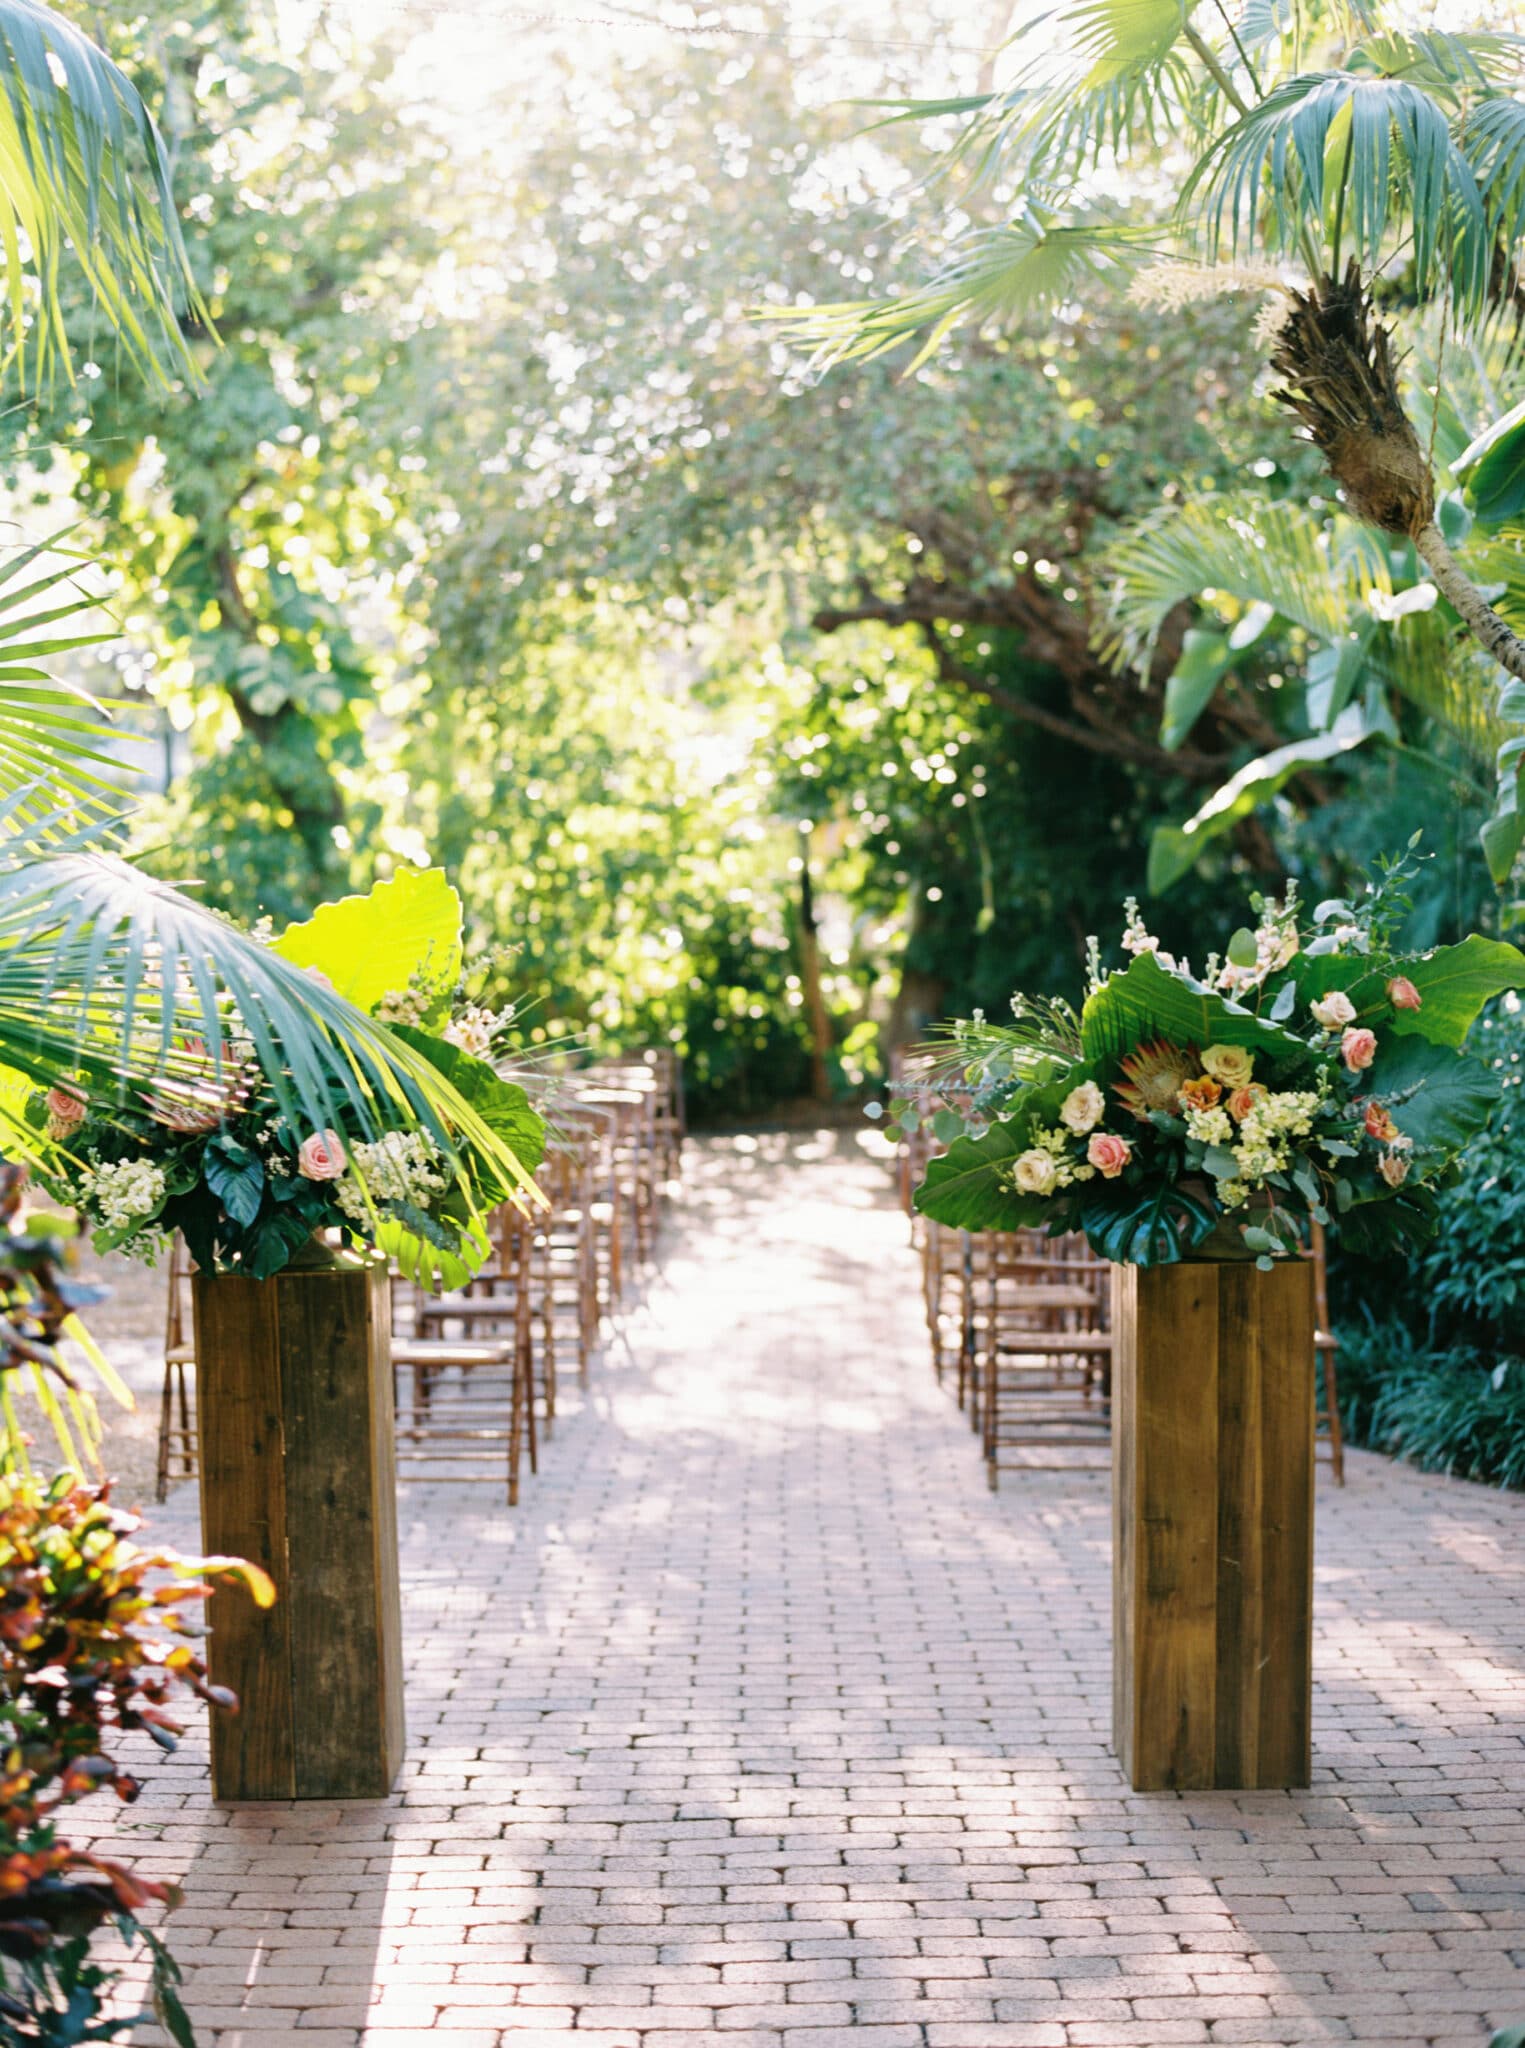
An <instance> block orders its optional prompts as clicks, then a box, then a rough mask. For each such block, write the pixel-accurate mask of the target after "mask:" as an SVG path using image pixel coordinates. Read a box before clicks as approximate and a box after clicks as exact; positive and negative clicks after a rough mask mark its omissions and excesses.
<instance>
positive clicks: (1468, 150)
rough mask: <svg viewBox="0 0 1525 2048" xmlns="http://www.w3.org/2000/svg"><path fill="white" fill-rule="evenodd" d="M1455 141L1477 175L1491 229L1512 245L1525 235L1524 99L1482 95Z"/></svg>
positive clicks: (1498, 239) (1500, 240) (1505, 246)
mask: <svg viewBox="0 0 1525 2048" xmlns="http://www.w3.org/2000/svg"><path fill="white" fill-rule="evenodd" d="M1458 146H1459V148H1460V150H1461V153H1462V155H1463V156H1464V157H1465V158H1466V160H1467V163H1468V164H1469V165H1470V167H1471V170H1472V174H1473V176H1474V177H1475V178H1476V180H1477V186H1478V191H1479V192H1480V194H1481V195H1482V203H1483V210H1484V213H1485V215H1486V218H1487V225H1488V231H1489V233H1490V235H1491V236H1492V237H1493V238H1494V239H1495V241H1496V242H1497V243H1499V244H1500V245H1501V246H1502V247H1503V249H1504V250H1505V251H1506V252H1507V251H1512V250H1513V249H1515V248H1516V247H1517V246H1518V244H1519V242H1520V240H1521V238H1522V236H1525V101H1521V100H1517V99H1510V98H1506V97H1504V96H1502V95H1500V96H1498V97H1495V98H1491V99H1485V100H1483V101H1481V102H1480V103H1479V104H1478V105H1477V106H1475V107H1473V108H1472V110H1471V111H1470V112H1469V113H1468V115H1467V118H1466V120H1465V121H1464V122H1463V123H1462V127H1461V133H1460V135H1459V137H1458Z"/></svg>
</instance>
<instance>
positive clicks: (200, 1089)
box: [143, 1038, 249, 1137]
mask: <svg viewBox="0 0 1525 2048" xmlns="http://www.w3.org/2000/svg"><path fill="white" fill-rule="evenodd" d="M176 1050H177V1052H178V1053H179V1054H180V1055H181V1059H180V1060H179V1061H178V1062H177V1068H178V1071H176V1072H175V1073H174V1074H172V1075H166V1076H165V1077H164V1078H163V1079H162V1080H161V1081H160V1083H159V1086H158V1087H157V1088H156V1089H155V1091H154V1092H153V1094H151V1095H148V1094H145V1095H144V1097H143V1107H144V1108H145V1109H146V1110H147V1111H148V1114H149V1115H150V1116H151V1117H152V1118H153V1120H154V1122H155V1123H156V1124H163V1126H164V1128H165V1129H166V1130H167V1131H178V1132H179V1133H180V1134H181V1136H182V1137H194V1136H196V1135H197V1134H199V1133H200V1132H203V1131H215V1130H216V1129H217V1126H218V1125H219V1124H221V1123H226V1121H227V1119H228V1118H229V1117H230V1116H232V1115H234V1114H235V1113H236V1112H237V1111H238V1110H240V1109H242V1107H243V1105H244V1103H245V1101H246V1100H247V1099H248V1094H249V1083H248V1077H247V1076H246V1075H245V1074H244V1072H243V1071H242V1068H241V1067H240V1066H238V1065H235V1064H234V1062H233V1060H232V1059H231V1058H230V1057H229V1054H230V1052H231V1050H232V1049H231V1048H228V1049H226V1050H225V1051H224V1054H223V1059H222V1065H221V1070H220V1071H219V1068H218V1064H217V1062H216V1061H215V1060H214V1059H213V1058H212V1056H211V1054H210V1052H208V1050H207V1044H206V1040H205V1039H204V1038H183V1039H181V1040H180V1042H179V1045H178V1046H177V1048H176Z"/></svg>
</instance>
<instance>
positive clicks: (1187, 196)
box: [1178, 69, 1492, 319]
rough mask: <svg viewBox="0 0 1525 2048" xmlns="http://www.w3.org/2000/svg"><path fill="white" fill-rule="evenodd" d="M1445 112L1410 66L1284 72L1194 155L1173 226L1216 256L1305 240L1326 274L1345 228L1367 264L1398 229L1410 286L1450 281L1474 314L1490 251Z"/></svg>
mask: <svg viewBox="0 0 1525 2048" xmlns="http://www.w3.org/2000/svg"><path fill="white" fill-rule="evenodd" d="M1451 112H1452V110H1451V109H1449V108H1448V107H1447V106H1446V105H1445V104H1444V103H1443V100H1442V99H1441V98H1440V97H1438V96H1437V93H1436V90H1435V88H1434V87H1433V86H1431V87H1429V88H1426V87H1425V86H1423V85H1420V84H1417V83H1415V82H1414V80H1413V79H1411V78H1408V77H1398V78H1388V77H1382V76H1370V75H1367V74H1365V73H1363V72H1361V71H1357V70H1351V69H1343V70H1339V71H1318V72H1307V73H1304V74H1302V75H1300V76H1298V77H1295V78H1289V79H1286V80H1284V81H1283V82H1282V83H1281V84H1280V85H1277V86H1275V87H1273V89H1272V90H1271V91H1270V92H1268V93H1267V94H1266V96H1265V98H1264V99H1263V100H1261V101H1260V102H1259V104H1258V105H1256V106H1253V107H1250V108H1249V109H1248V110H1247V111H1246V112H1245V114H1244V115H1243V116H1242V117H1241V118H1240V119H1239V120H1238V121H1236V122H1235V123H1234V125H1233V126H1232V127H1231V128H1229V129H1228V130H1227V131H1226V132H1225V133H1224V134H1223V135H1222V136H1220V137H1219V138H1218V140H1217V141H1216V142H1215V143H1214V144H1213V145H1212V146H1211V148H1209V149H1208V150H1207V151H1206V152H1205V153H1204V155H1203V156H1202V157H1201V158H1200V159H1199V160H1198V162H1197V163H1196V165H1195V166H1194V167H1193V169H1192V172H1191V175H1190V177H1189V178H1188V179H1187V181H1186V183H1185V185H1184V186H1183V188H1182V192H1181V198H1180V204H1179V208H1178V219H1179V222H1180V225H1181V227H1182V229H1183V231H1185V232H1188V233H1192V234H1195V235H1197V236H1199V237H1200V238H1201V240H1202V241H1203V242H1204V243H1205V246H1206V249H1207V252H1208V254H1209V256H1210V257H1211V258H1213V259H1214V260H1217V259H1218V258H1219V257H1220V256H1222V255H1223V254H1225V253H1227V254H1229V255H1230V256H1237V255H1239V254H1241V253H1247V252H1248V251H1250V250H1251V249H1253V248H1254V247H1256V246H1257V245H1258V246H1260V247H1262V248H1267V249H1271V250H1275V251H1278V252H1285V251H1288V250H1295V251H1299V252H1301V253H1302V254H1303V255H1304V256H1305V257H1306V258H1307V260H1308V263H1309V267H1310V269H1311V270H1313V271H1315V272H1317V271H1325V272H1328V273H1329V274H1330V275H1338V274H1339V270H1340V260H1341V250H1342V245H1343V244H1344V242H1345V239H1346V237H1348V240H1349V245H1350V247H1351V248H1352V249H1353V251H1354V253H1355V255H1356V256H1357V257H1358V258H1359V259H1360V261H1361V263H1362V265H1363V266H1364V267H1365V268H1366V269H1368V270H1375V269H1377V268H1378V267H1379V266H1380V265H1381V264H1382V263H1383V262H1384V261H1385V260H1386V258H1387V257H1388V256H1389V254H1390V253H1391V250H1392V240H1391V237H1392V236H1393V235H1394V234H1395V233H1396V232H1398V231H1400V230H1402V229H1406V230H1407V231H1408V233H1409V234H1410V235H1411V237H1412V241H1413V268H1414V282H1415V286H1416V288H1417V289H1418V290H1419V291H1421V292H1425V293H1428V292H1429V291H1431V290H1432V289H1434V288H1435V287H1436V286H1437V285H1438V284H1445V285H1447V286H1448V287H1449V289H1450V290H1451V292H1452V294H1453V296H1454V298H1455V300H1456V303H1457V305H1458V307H1459V308H1460V309H1461V311H1462V312H1463V313H1464V314H1465V315H1466V316H1467V317H1468V318H1470V319H1475V318H1478V317H1480V316H1481V314H1482V313H1483V311H1484V308H1485V303H1486V293H1487V287H1488V281H1489V277H1490V272H1491V254H1492V252H1491V248H1490V245H1489V241H1488V234H1487V223H1486V219H1485V215H1484V210H1483V202H1482V195H1481V193H1480V192H1479V190H1478V185H1477V179H1476V177H1475V176H1474V175H1473V171H1472V166H1471V165H1470V163H1469V162H1468V161H1467V158H1466V157H1465V156H1464V155H1463V153H1462V151H1461V148H1460V147H1459V145H1458V143H1457V141H1456V139H1455V138H1454V137H1453V135H1452V131H1451ZM1331 163H1332V164H1333V165H1335V167H1336V168H1335V175H1334V185H1333V189H1332V190H1331V189H1330V186H1329V172H1330V165H1331ZM1400 169H1401V170H1402V171H1403V172H1404V173H1405V174H1406V175H1405V176H1403V177H1400V176H1398V175H1397V173H1398V171H1399V170H1400ZM1326 204H1327V206H1328V207H1329V208H1330V209H1331V210H1332V215H1333V219H1332V224H1331V223H1330V222H1329V220H1328V217H1327V215H1326ZM1326 245H1327V249H1328V254H1327V257H1326V256H1325V254H1324V253H1323V252H1324V251H1325V248H1326Z"/></svg>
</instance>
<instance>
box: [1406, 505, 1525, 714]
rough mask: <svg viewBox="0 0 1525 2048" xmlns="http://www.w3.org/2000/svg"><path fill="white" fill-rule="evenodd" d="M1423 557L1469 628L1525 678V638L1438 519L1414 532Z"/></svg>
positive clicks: (1505, 664)
mask: <svg viewBox="0 0 1525 2048" xmlns="http://www.w3.org/2000/svg"><path fill="white" fill-rule="evenodd" d="M1414 546H1415V547H1416V548H1417V549H1418V551H1419V555H1420V559H1421V560H1422V561H1423V563H1424V565H1425V567H1426V568H1427V569H1428V570H1429V572H1430V574H1431V575H1432V576H1433V577H1434V579H1435V587H1436V589H1437V590H1438V591H1439V592H1440V594H1441V596H1442V597H1444V598H1445V599H1447V601H1448V602H1449V603H1450V604H1452V605H1454V606H1455V608H1456V610H1457V611H1458V612H1459V613H1460V615H1461V618H1462V621H1463V623H1464V624H1465V626H1466V627H1467V630H1468V631H1469V632H1470V633H1471V634H1472V635H1473V636H1474V637H1475V638H1476V639H1477V640H1479V641H1480V642H1481V643H1482V645H1483V646H1484V647H1485V648H1486V649H1487V650H1488V652H1489V653H1490V654H1491V655H1492V656H1493V658H1494V660H1495V661H1496V662H1497V663H1498V664H1499V666H1500V667H1501V668H1505V669H1508V671H1509V673H1510V674H1511V675H1512V676H1518V677H1519V678H1520V679H1521V680H1522V681H1525V640H1522V639H1521V638H1520V636H1519V634H1518V633H1516V632H1515V631H1514V630H1513V628H1512V627H1510V626H1507V625H1506V624H1505V623H1504V621H1503V620H1502V619H1501V618H1500V617H1499V615H1498V613H1497V612H1496V611H1495V610H1494V609H1493V607H1492V605H1491V604H1489V602H1488V600H1487V599H1486V598H1485V597H1484V596H1483V593H1482V592H1481V591H1480V590H1479V589H1478V587H1477V585H1476V584H1475V583H1474V582H1473V581H1472V579H1471V577H1470V576H1468V575H1467V573H1466V571H1465V570H1464V569H1463V568H1462V566H1461V564H1460V563H1459V562H1458V561H1457V559H1456V557H1455V555H1453V554H1452V552H1451V550H1450V547H1449V546H1448V545H1447V542H1446V537H1445V535H1444V534H1443V533H1442V532H1441V530H1440V528H1439V527H1438V526H1437V525H1436V524H1435V522H1434V520H1430V521H1429V522H1428V523H1427V524H1426V525H1424V526H1422V527H1420V529H1419V531H1418V532H1417V533H1416V534H1415V535H1414Z"/></svg>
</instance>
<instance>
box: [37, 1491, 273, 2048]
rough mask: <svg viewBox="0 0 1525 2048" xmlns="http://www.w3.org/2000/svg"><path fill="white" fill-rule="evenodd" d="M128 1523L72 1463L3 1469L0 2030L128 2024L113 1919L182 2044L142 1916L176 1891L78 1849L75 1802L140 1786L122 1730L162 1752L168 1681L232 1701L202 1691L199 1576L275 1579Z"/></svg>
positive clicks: (267, 1589) (158, 2012)
mask: <svg viewBox="0 0 1525 2048" xmlns="http://www.w3.org/2000/svg"><path fill="white" fill-rule="evenodd" d="M138 1526H139V1523H138V1520H137V1517H136V1516H134V1515H130V1514H126V1513H124V1512H123V1511H122V1510H120V1509H118V1508H116V1507H114V1506H113V1505H112V1503H111V1501H110V1499H109V1496H108V1489H107V1488H105V1487H93V1486H85V1485H82V1484H81V1483H80V1482H79V1481H78V1479H77V1478H76V1477H75V1476H74V1475H73V1474H72V1473H61V1474H60V1475H59V1476H58V1477H57V1478H56V1479H54V1480H53V1481H52V1482H51V1483H47V1482H43V1481H41V1480H38V1479H35V1478H33V1477H32V1476H30V1475H27V1474H21V1473H18V1472H16V1471H15V1470H10V1471H8V1472H5V1473H3V1474H0V2030H3V2037H4V2038H5V2039H6V2040H13V2041H17V2042H29V2041H35V2042H39V2043H49V2044H60V2048H61V2044H65V2043H71V2042H83V2041H113V2040H121V2039H125V2038H127V2037H129V2036H130V2034H131V2033H132V2031H133V2029H134V2028H135V2026H136V2025H137V2024H138V2021H139V2020H140V2019H141V2018H144V2017H147V2015H143V2014H132V2015H126V2016H121V2017H113V2016H112V2015H111V2014H110V2013H109V2012H108V2010H107V2007H108V2002H109V2000H110V1998H111V1995H112V1990H113V1987H114V1985H115V1983H116V1980H117V1977H118V1975H119V1972H118V1971H117V1970H115V1969H114V1968H112V1967H110V1966H108V1965H106V1964H103V1963H101V1962H98V1961H95V1960H93V1959H92V1956H91V1943H92V1940H93V1938H94V1937H95V1935H96V1934H97V1933H98V1932H99V1931H100V1930H101V1929H102V1928H103V1927H106V1926H108V1925H110V1926H114V1927H115V1928H116V1929H117V1931H118V1932H119V1933H120V1934H121V1935H122V1937H123V1939H124V1940H125V1941H126V1942H127V1944H128V1945H129V1947H130V1948H142V1949H145V1950H146V1951H147V1955H148V1959H149V1964H150V1982H151V1986H152V1998H153V2012H154V2015H155V2016H156V2017H157V2018H158V2019H159V2020H160V2022H161V2024H163V2025H164V2026H165V2027H166V2028H167V2029H168V2031H169V2033H170V2034H171V2036H172V2037H173V2039H174V2040H176V2041H177V2042H180V2043H182V2044H189V2043H191V2042H192V2040H193V2036H192V2033H191V2028H190V2023H189V2021H188V2019H187V2017H186V2014H185V2011H184V2008H183V2006H182V2005H181V2003H180V2000H179V1997H178V1995H177V1992H176V1988H175V1987H176V1983H177V1981H178V1977H179V1972H178V1970H177V1968H176V1966H175V1964H174V1961H173V1959H172V1958H171V1956H170V1955H169V1953H168V1951H167V1950H166V1949H165V1948H164V1945H163V1943H162V1942H161V1941H160V1939H159V1937H158V1936H157V1935H156V1934H155V1933H154V1932H153V1931H152V1930H151V1929H150V1928H148V1927H147V1926H145V1925H144V1923H143V1921H142V1919H141V1917H140V1916H141V1915H142V1913H143V1910H144V1909H145V1907H147V1906H149V1905H153V1904H158V1905H163V1906H171V1905H173V1904H174V1903H175V1896H176V1895H175V1892H174V1890H173V1887H171V1886H167V1885H163V1884H160V1883H157V1882H153V1881H149V1880H147V1879H143V1878H139V1877H137V1876H135V1875H134V1874H133V1873H132V1872H131V1871H130V1870H128V1869H127V1868H126V1867H125V1866H124V1865H122V1864H121V1863H119V1862H116V1861H113V1860H111V1859H109V1858H105V1857H100V1856H94V1855H91V1854H89V1853H88V1852H87V1851H85V1850H82V1849H79V1848H76V1847H75V1846H74V1845H73V1844H72V1843H71V1842H70V1841H69V1840H68V1839H67V1836H66V1835H65V1833H64V1832H63V1829H64V1827H65V1824H66V1818H67V1815H68V1812H69V1809H70V1808H72V1807H73V1806H75V1805H76V1804H77V1803H78V1802H79V1801H80V1800H82V1799H85V1798H88V1797H89V1796H90V1795H91V1794H93V1793H96V1792H101V1791H108V1790H109V1791H111V1792H114V1793H115V1795H116V1797H117V1798H118V1799H120V1800H125V1801H131V1800H133V1799H135V1798H136V1797H137V1795H138V1791H139V1783H138V1780H137V1778H136V1777H135V1775H134V1774H133V1772H132V1770H131V1769H130V1768H129V1767H128V1766H127V1765H126V1764H125V1763H124V1762H123V1761H122V1759H121V1757H120V1755H119V1754H118V1753H117V1738H118V1737H119V1736H121V1735H125V1734H130V1733H134V1732H142V1733H145V1734H147V1735H148V1736H149V1737H151V1739H152V1740H153V1741H154V1742H156V1743H157V1744H158V1745H159V1747H160V1748H161V1749H164V1750H173V1749H174V1748H175V1746H176V1743H177V1741H178V1739H179V1736H180V1734H181V1725H180V1723H179V1722H178V1721H177V1720H176V1719H175V1718H174V1715H173V1713H172V1711H171V1707H172V1703H173V1701H174V1698H175V1695H176V1694H177V1693H189V1694H191V1695H193V1696H195V1697H198V1698H200V1699H203V1700H205V1701H207V1702H208V1703H209V1704H210V1705H213V1706H215V1707H218V1708H222V1709H228V1708H231V1707H233V1706H234V1705H235V1704H236V1702H235V1701H234V1700H233V1698H232V1696H231V1695H230V1694H229V1693H227V1692H226V1691H224V1690H222V1689H220V1688H217V1687H214V1686H212V1685H209V1684H208V1682H207V1675H206V1665H205V1663H204V1662H203V1660H202V1658H201V1656H200V1655H199V1653H198V1651H197V1648H196V1645H195V1640H194V1638H195V1631H194V1628H193V1626H192V1622H191V1619H190V1615H189V1613H188V1611H187V1610H189V1609H190V1608H191V1607H192V1606H193V1604H194V1603H196V1602H198V1601H200V1600H202V1599H204V1598H205V1597H206V1595H207V1592H208V1590H209V1587H208V1581H209V1580H211V1579H214V1578H228V1577H235V1578H241V1579H242V1580H243V1581H244V1583H245V1584H246V1585H247V1586H248V1588H249V1590H250V1592H251V1593H252V1595H253V1597H254V1598H255V1599H256V1600H257V1601H258V1602H259V1603H260V1604H261V1605H262V1606H264V1605H268V1604H269V1602H270V1601H271V1600H272V1599H273V1598H274V1588H273V1587H272V1586H271V1584H270V1582H269V1580H268V1579H267V1578H266V1577H265V1575H264V1574H263V1573H262V1572H260V1571H258V1570H257V1569H256V1568H255V1567H254V1566H252V1565H244V1564H240V1563H239V1562H238V1561H237V1560H236V1559H231V1558H182V1557H180V1556H178V1555H177V1554H176V1553H175V1552H173V1551H170V1550H145V1549H141V1548H139V1546H138V1545H137V1544H136V1543H134V1542H133V1541H132V1537H133V1534H134V1532H135V1531H136V1530H137V1528H138Z"/></svg>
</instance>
